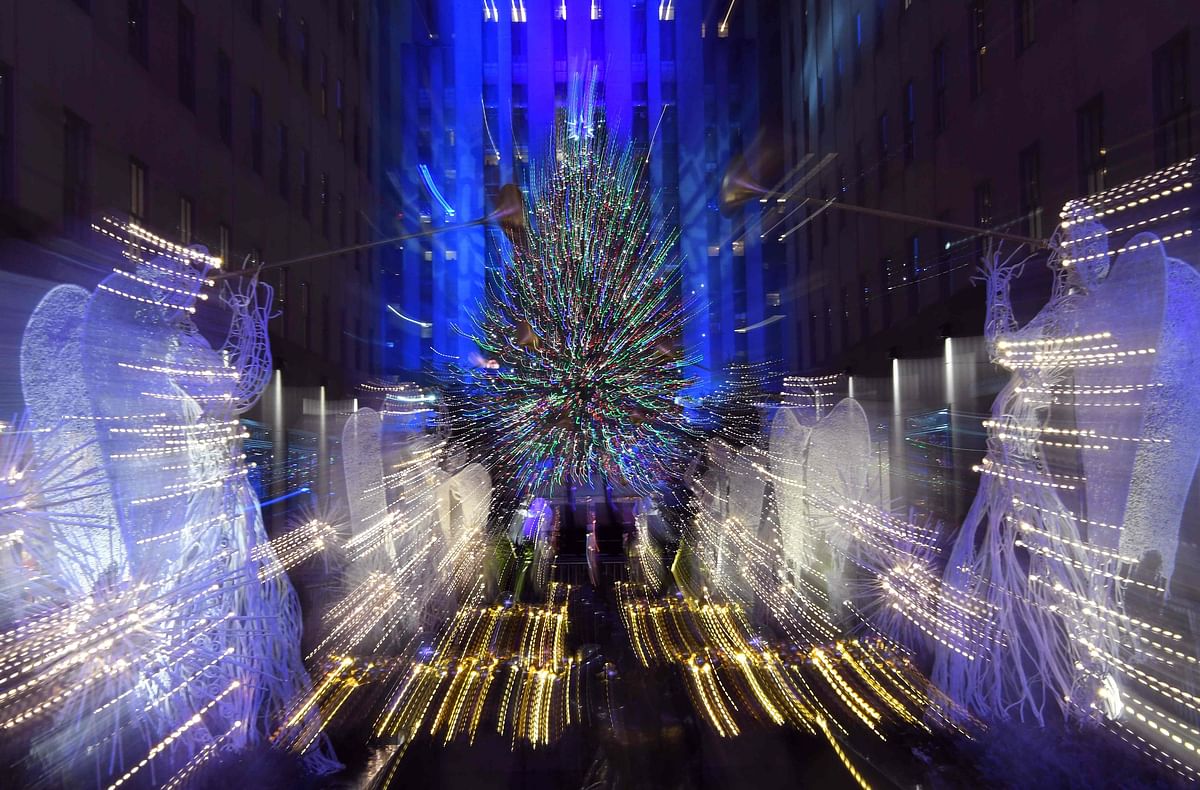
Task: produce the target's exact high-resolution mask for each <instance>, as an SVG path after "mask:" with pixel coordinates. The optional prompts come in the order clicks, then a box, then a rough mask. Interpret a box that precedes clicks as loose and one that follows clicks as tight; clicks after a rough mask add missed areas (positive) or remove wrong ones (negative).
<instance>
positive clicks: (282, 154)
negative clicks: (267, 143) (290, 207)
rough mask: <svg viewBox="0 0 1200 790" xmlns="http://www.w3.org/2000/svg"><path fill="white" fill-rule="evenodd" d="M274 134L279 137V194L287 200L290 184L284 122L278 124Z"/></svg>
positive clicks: (286, 129) (286, 132) (286, 136)
mask: <svg viewBox="0 0 1200 790" xmlns="http://www.w3.org/2000/svg"><path fill="white" fill-rule="evenodd" d="M276 136H277V137H278V138H279V145H278V148H279V196H280V197H281V198H283V199H284V200H287V199H288V193H289V192H290V191H291V187H292V185H291V178H290V175H289V171H288V159H289V158H290V157H289V156H288V128H287V126H286V125H285V124H282V123H281V124H279V128H278V134H277V135H276Z"/></svg>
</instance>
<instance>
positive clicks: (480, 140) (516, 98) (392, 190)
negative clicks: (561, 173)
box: [380, 0, 791, 381]
mask: <svg viewBox="0 0 1200 790" xmlns="http://www.w3.org/2000/svg"><path fill="white" fill-rule="evenodd" d="M748 9H749V10H742V9H738V8H736V7H735V10H734V12H733V14H732V15H731V18H730V19H729V20H728V22H726V23H725V24H722V22H723V20H722V19H721V18H713V15H714V14H716V12H715V11H712V12H710V14H709V17H706V16H705V15H704V14H705V9H703V8H702V7H701V4H700V3H696V2H684V3H676V2H670V3H668V2H665V1H664V2H658V0H622V1H621V2H607V3H602V2H600V1H599V0H553V2H552V1H551V0H528V1H527V2H519V1H518V2H509V0H504V1H503V2H500V1H499V0H437V2H433V1H432V0H424V1H422V0H405V1H404V2H399V3H396V4H392V5H390V6H389V8H387V9H385V10H383V11H382V12H381V15H380V16H381V18H380V21H381V23H382V27H383V29H384V30H385V31H386V32H385V33H384V37H385V44H384V52H383V64H384V66H383V70H384V72H385V73H384V77H383V85H382V89H383V96H382V99H381V102H382V107H381V119H382V124H383V130H382V133H383V137H382V139H381V141H380V145H381V150H382V156H381V163H380V164H381V166H382V167H383V168H384V170H385V172H384V183H385V204H386V205H387V206H388V208H387V209H385V213H386V215H387V216H385V218H384V220H385V222H387V223H388V225H389V227H388V229H389V230H392V231H394V232H395V235H400V234H409V233H419V232H422V231H433V230H438V231H443V232H440V233H438V234H437V235H434V236H431V237H423V238H418V239H414V240H412V241H408V242H406V243H404V244H403V245H396V246H395V247H392V248H389V249H387V250H385V252H384V254H383V265H384V270H385V272H386V274H385V279H386V280H387V282H388V288H387V290H386V291H385V293H384V297H385V299H386V302H387V304H386V305H384V306H383V307H381V310H383V311H384V312H385V319H386V321H385V324H386V340H385V344H384V345H385V347H386V350H387V353H388V354H390V358H389V359H388V360H387V363H386V364H385V368H386V369H387V370H389V372H401V373H402V374H405V375H415V374H416V373H417V372H418V371H420V370H423V369H427V368H428V366H429V365H430V364H434V365H436V364H437V363H438V362H439V360H443V359H445V357H444V356H443V355H452V356H468V355H470V354H471V353H472V352H473V351H474V350H475V349H474V348H473V345H472V344H471V343H470V342H469V341H468V340H466V339H465V338H463V337H462V336H461V335H460V334H459V333H458V332H456V330H455V326H463V325H465V324H466V323H467V322H468V321H469V318H470V314H471V311H472V310H473V309H474V307H475V305H476V304H477V302H478V300H480V299H481V298H482V296H483V292H484V282H485V278H486V276H487V267H488V266H489V261H494V255H495V250H496V243H495V239H494V238H492V237H491V236H490V234H494V233H499V231H498V230H497V229H495V228H493V227H488V226H485V225H478V224H471V223H473V221H474V220H477V219H479V218H481V217H484V216H486V215H487V213H488V212H489V210H491V208H492V207H493V205H494V201H495V200H496V197H497V195H498V193H499V190H500V187H501V186H502V185H503V184H506V183H510V182H513V183H517V184H519V185H520V184H523V183H524V180H525V177H526V174H527V170H528V167H529V165H530V162H531V160H536V158H537V157H538V156H540V155H542V154H543V153H544V152H545V151H546V150H547V147H548V143H549V138H550V135H551V134H552V132H553V128H554V122H555V118H556V114H557V112H558V110H559V109H561V108H563V107H564V106H565V105H566V104H567V103H568V93H569V90H570V84H571V81H572V77H573V75H577V74H587V73H591V72H592V70H593V69H595V71H596V73H597V74H598V77H599V81H598V89H597V93H598V99H599V102H600V103H601V104H603V107H604V111H605V114H606V118H607V120H608V123H609V125H610V127H612V128H615V129H616V130H617V132H618V134H619V135H622V136H625V137H626V138H627V139H628V140H629V141H630V142H631V143H632V144H633V145H634V146H636V147H638V148H639V149H641V150H643V151H645V152H647V154H648V155H649V163H650V168H649V174H650V178H651V179H652V182H653V187H654V191H655V194H656V196H657V199H656V211H657V212H658V213H659V216H660V217H661V219H662V220H663V221H664V222H665V223H667V225H668V226H669V227H674V228H678V230H679V243H678V260H679V262H680V263H679V265H680V266H681V267H682V269H683V280H682V282H683V288H685V289H687V290H688V291H694V292H695V293H696V295H697V296H699V297H702V298H704V299H705V300H706V309H704V310H703V311H702V312H700V313H699V314H698V315H697V317H696V319H695V320H694V321H692V322H691V323H690V324H689V325H688V326H687V328H686V330H685V333H684V338H683V340H684V343H685V344H686V345H687V347H688V348H689V349H696V350H700V351H701V353H702V355H703V360H704V361H703V363H702V365H701V366H700V368H699V369H698V370H696V371H695V373H696V375H697V376H698V377H699V378H700V379H701V380H706V381H707V380H711V375H712V374H715V373H716V372H717V371H719V370H720V369H721V368H722V367H723V366H724V365H726V364H727V363H730V362H733V361H747V362H757V361H762V360H765V359H779V358H782V357H783V355H784V353H785V352H784V348H785V344H784V339H783V333H784V332H785V331H788V328H789V327H790V326H791V322H790V321H777V322H775V323H773V324H769V325H767V326H763V327H761V328H757V329H750V330H749V331H744V332H737V331H735V330H737V329H745V328H747V327H754V326H755V325H756V324H760V323H762V322H763V321H764V320H766V319H768V318H769V317H770V316H771V315H774V314H776V313H781V312H786V309H787V308H786V294H785V295H784V298H781V291H782V290H783V289H782V287H781V286H782V280H783V279H784V278H783V276H782V275H783V272H782V260H783V248H782V245H778V244H776V243H775V242H774V239H772V240H771V241H770V242H767V243H764V242H762V241H761V240H760V236H761V234H762V230H763V229H762V228H761V227H760V222H759V213H760V208H759V206H760V204H759V203H758V201H757V200H752V201H750V202H749V203H747V204H745V205H744V206H743V207H742V208H740V209H737V210H736V211H734V212H732V213H731V214H730V215H729V216H727V215H726V214H722V213H721V212H720V211H719V190H720V185H721V181H722V178H723V176H724V175H725V171H726V168H727V166H728V164H729V162H730V161H731V160H733V159H735V158H736V157H737V156H738V155H739V154H741V153H742V152H743V149H745V148H746V147H747V146H749V145H750V144H751V141H752V140H753V139H754V138H755V136H756V135H757V134H758V132H759V130H760V129H761V128H763V126H764V121H766V120H769V119H767V117H766V116H768V115H770V113H771V112H772V109H771V108H773V107H776V106H778V102H775V101H773V99H772V98H771V97H770V96H766V95H764V89H765V90H768V91H778V84H777V77H776V76H775V74H776V73H777V71H776V70H770V71H767V72H766V73H767V74H769V76H768V77H767V78H765V79H759V78H758V75H759V74H760V73H763V72H764V71H765V70H766V69H769V68H772V67H773V66H774V65H777V64H766V63H763V62H762V61H760V60H759V58H760V55H761V53H760V52H759V50H758V48H757V47H756V45H755V35H756V32H757V30H758V29H763V30H766V31H767V33H768V34H769V35H777V34H778V29H777V28H776V27H775V26H774V25H769V21H768V20H762V19H759V18H757V15H759V14H762V13H763V12H762V11H761V10H756V9H754V8H752V7H748ZM722 13H724V11H722ZM768 27H769V28H770V29H768ZM768 186H769V185H768ZM727 213H728V212H727ZM389 306H390V309H389Z"/></svg>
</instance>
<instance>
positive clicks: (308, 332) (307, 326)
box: [300, 280, 312, 349]
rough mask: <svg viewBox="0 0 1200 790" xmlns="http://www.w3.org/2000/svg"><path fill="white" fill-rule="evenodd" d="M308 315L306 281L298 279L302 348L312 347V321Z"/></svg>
mask: <svg viewBox="0 0 1200 790" xmlns="http://www.w3.org/2000/svg"><path fill="white" fill-rule="evenodd" d="M310 318H311V317H310V316H309V293H308V281H307V280H301V281H300V326H302V327H304V348H305V349H310V348H312V321H311V320H310Z"/></svg>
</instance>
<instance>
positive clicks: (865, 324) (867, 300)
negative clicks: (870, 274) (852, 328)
mask: <svg viewBox="0 0 1200 790" xmlns="http://www.w3.org/2000/svg"><path fill="white" fill-rule="evenodd" d="M858 296H859V300H860V301H861V304H860V305H859V308H858V331H859V337H860V338H864V339H865V338H866V337H867V336H868V335H870V334H871V287H870V286H869V285H867V275H866V274H861V273H860V274H859V275H858Z"/></svg>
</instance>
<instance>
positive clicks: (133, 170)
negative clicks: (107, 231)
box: [129, 158, 146, 220]
mask: <svg viewBox="0 0 1200 790" xmlns="http://www.w3.org/2000/svg"><path fill="white" fill-rule="evenodd" d="M129 213H130V214H131V215H132V216H133V217H134V219H139V220H142V219H145V218H146V166H145V165H144V164H142V163H141V162H139V161H138V160H136V159H132V158H131V159H130V160H129Z"/></svg>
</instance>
